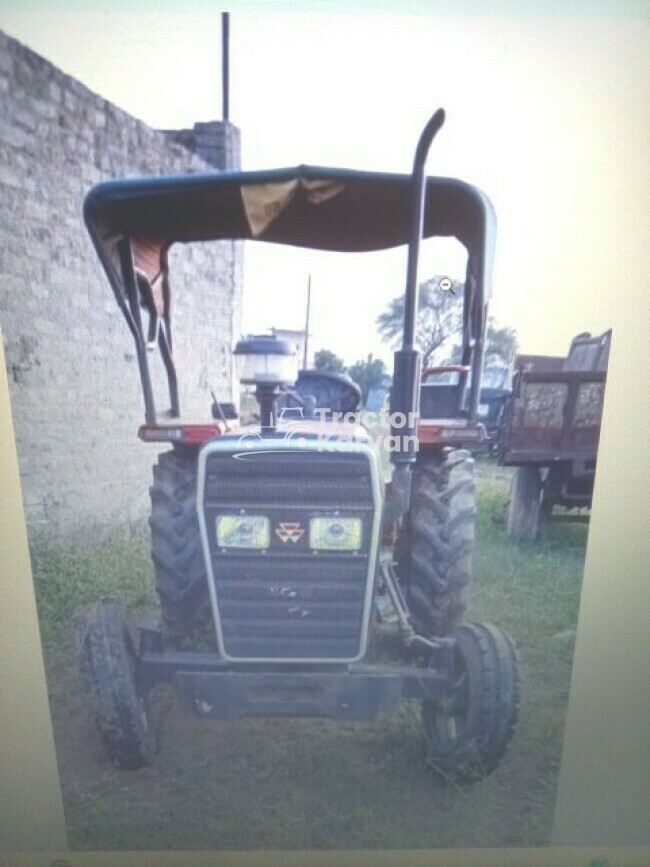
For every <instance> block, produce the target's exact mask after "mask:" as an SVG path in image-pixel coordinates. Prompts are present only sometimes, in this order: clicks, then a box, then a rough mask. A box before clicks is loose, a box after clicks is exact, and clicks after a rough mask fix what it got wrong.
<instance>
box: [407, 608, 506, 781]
mask: <svg viewBox="0 0 650 867" xmlns="http://www.w3.org/2000/svg"><path fill="white" fill-rule="evenodd" d="M455 638H456V649H455V654H454V685H453V688H452V691H451V693H450V694H449V695H448V696H446V697H445V698H444V699H441V700H438V701H424V702H423V703H422V717H423V722H424V728H425V735H426V738H427V764H428V765H430V766H431V768H432V769H433V770H434V771H435V772H436V773H437V774H438V775H439V776H441V777H444V778H446V779H448V780H452V781H455V782H464V783H467V782H475V781H477V780H480V779H482V778H483V777H485V776H486V775H487V774H489V773H491V772H492V771H493V770H494V769H495V768H496V766H497V765H498V764H499V762H500V760H501V758H502V756H503V754H504V752H505V750H506V747H507V746H508V744H509V742H510V739H511V738H512V735H513V732H514V729H515V725H516V723H517V719H518V716H519V701H520V675H519V658H518V654H517V650H516V647H515V644H514V642H513V640H512V638H511V637H510V636H509V635H508V633H507V632H505V631H504V630H503V629H500V628H498V627H496V626H490V625H488V624H485V623H464V624H462V625H461V626H459V627H458V629H457V631H456V635H455Z"/></svg>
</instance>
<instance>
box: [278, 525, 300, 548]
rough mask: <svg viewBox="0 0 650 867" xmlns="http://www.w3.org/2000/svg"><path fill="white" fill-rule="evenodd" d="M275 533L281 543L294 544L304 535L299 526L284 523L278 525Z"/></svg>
mask: <svg viewBox="0 0 650 867" xmlns="http://www.w3.org/2000/svg"><path fill="white" fill-rule="evenodd" d="M275 532H276V535H277V536H278V538H279V539H280V541H281V542H293V543H294V544H295V543H296V542H297V541H298V539H301V538H302V537H303V536H304V535H305V531H304V529H303V528H302V527H301V526H300V524H298V523H295V524H290V523H287V522H284V521H283V522H282V523H280V524H278V526H277V527H276V528H275Z"/></svg>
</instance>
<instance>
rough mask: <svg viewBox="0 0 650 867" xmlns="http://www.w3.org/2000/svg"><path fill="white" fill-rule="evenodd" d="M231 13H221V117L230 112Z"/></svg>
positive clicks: (227, 117) (226, 119)
mask: <svg viewBox="0 0 650 867" xmlns="http://www.w3.org/2000/svg"><path fill="white" fill-rule="evenodd" d="M229 102H230V13H228V12H222V13H221V117H222V120H224V121H228V120H229V114H230V106H229Z"/></svg>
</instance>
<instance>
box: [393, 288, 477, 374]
mask: <svg viewBox="0 0 650 867" xmlns="http://www.w3.org/2000/svg"><path fill="white" fill-rule="evenodd" d="M443 279H448V278H444V277H443V276H441V275H436V276H435V277H432V278H431V279H430V280H427V281H426V282H424V283H421V284H420V292H419V298H418V314H417V318H416V328H415V343H416V344H417V347H418V349H419V350H420V352H421V353H422V366H423V367H429V366H430V365H431V362H432V361H433V360H434V358H435V356H436V354H439V351H440V350H441V349H442V347H443V346H444V344H445V343H446V342H447V341H448V340H449V338H451V337H456V338H458V336H459V335H460V334H461V333H462V328H463V291H464V284H463V283H461V282H460V281H458V280H452V281H451V289H450V290H447V291H444V290H443V289H441V288H440V281H441V280H443ZM377 326H378V328H379V333H380V334H381V335H382V337H385V338H386V339H387V340H390V341H391V342H394V343H399V341H401V338H402V333H403V330H404V296H403V295H400V296H399V298H394V299H393V300H392V301H391V302H390V304H389V305H388V308H387V309H386V310H385V311H384V312H383V313H381V314H380V315H379V316H378V317H377Z"/></svg>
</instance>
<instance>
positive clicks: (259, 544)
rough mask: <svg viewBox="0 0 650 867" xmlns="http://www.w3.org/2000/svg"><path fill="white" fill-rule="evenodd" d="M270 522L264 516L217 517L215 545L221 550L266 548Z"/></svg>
mask: <svg viewBox="0 0 650 867" xmlns="http://www.w3.org/2000/svg"><path fill="white" fill-rule="evenodd" d="M270 540H271V530H270V522H269V519H268V518H267V517H265V516H264V515H219V517H218V518H217V544H218V545H219V546H220V547H222V548H268V547H269V543H270Z"/></svg>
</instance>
